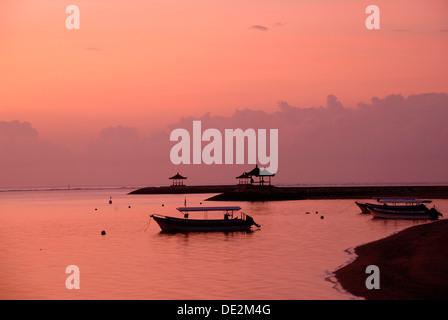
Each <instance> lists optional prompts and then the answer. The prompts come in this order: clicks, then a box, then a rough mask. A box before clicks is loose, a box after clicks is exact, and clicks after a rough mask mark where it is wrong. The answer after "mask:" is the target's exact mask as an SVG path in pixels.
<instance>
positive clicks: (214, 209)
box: [176, 206, 241, 212]
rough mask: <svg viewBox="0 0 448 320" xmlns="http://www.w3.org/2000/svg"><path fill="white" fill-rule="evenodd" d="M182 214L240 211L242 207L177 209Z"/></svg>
mask: <svg viewBox="0 0 448 320" xmlns="http://www.w3.org/2000/svg"><path fill="white" fill-rule="evenodd" d="M176 209H177V210H178V211H180V212H189V211H238V210H241V207H236V206H235V207H231V206H230V207H179V208H176Z"/></svg>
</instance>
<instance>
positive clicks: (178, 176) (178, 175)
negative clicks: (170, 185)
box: [170, 172, 187, 179]
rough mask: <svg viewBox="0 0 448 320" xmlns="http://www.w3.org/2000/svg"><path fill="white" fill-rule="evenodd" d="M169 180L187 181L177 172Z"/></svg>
mask: <svg viewBox="0 0 448 320" xmlns="http://www.w3.org/2000/svg"><path fill="white" fill-rule="evenodd" d="M170 179H187V177H184V176H181V175H180V174H179V172H178V173H177V174H176V175H174V176H172V177H171V178H170Z"/></svg>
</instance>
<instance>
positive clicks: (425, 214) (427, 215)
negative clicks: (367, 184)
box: [365, 198, 442, 220]
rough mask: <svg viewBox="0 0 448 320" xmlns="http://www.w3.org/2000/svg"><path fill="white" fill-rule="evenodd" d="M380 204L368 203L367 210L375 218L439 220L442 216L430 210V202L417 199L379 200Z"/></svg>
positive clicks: (436, 211)
mask: <svg viewBox="0 0 448 320" xmlns="http://www.w3.org/2000/svg"><path fill="white" fill-rule="evenodd" d="M377 201H378V204H373V203H366V204H365V205H366V207H367V209H368V210H369V211H370V213H371V214H372V216H373V217H374V218H383V219H412V220H428V219H431V220H437V219H438V218H439V217H440V216H442V214H441V213H440V212H439V211H438V210H437V209H436V208H435V207H434V208H431V209H428V207H426V205H425V203H431V201H430V200H419V199H415V198H382V199H380V198H378V199H377Z"/></svg>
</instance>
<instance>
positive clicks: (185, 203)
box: [184, 197, 187, 207]
mask: <svg viewBox="0 0 448 320" xmlns="http://www.w3.org/2000/svg"><path fill="white" fill-rule="evenodd" d="M186 206H187V197H185V200H184V207H186Z"/></svg>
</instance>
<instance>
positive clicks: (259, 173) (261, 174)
mask: <svg viewBox="0 0 448 320" xmlns="http://www.w3.org/2000/svg"><path fill="white" fill-rule="evenodd" d="M245 173H246V174H247V175H248V176H249V177H250V179H251V184H258V185H260V186H264V185H265V184H266V185H269V186H270V185H271V177H274V176H275V173H270V172H269V171H268V170H266V169H263V170H260V168H258V165H256V166H255V168H254V169H252V170H251V171H249V172H245ZM252 177H256V178H258V181H254V180H253V178H252ZM265 177H267V178H269V179H268V180H267V181H265V180H264V179H265Z"/></svg>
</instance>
